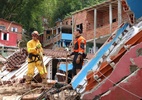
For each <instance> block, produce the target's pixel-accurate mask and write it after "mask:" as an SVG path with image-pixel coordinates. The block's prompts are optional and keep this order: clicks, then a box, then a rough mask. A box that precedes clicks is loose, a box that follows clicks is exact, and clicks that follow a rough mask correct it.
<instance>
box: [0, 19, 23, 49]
mask: <svg viewBox="0 0 142 100" xmlns="http://www.w3.org/2000/svg"><path fill="white" fill-rule="evenodd" d="M0 26H4V27H5V29H4V30H2V31H1V32H0V44H3V45H5V46H17V41H18V40H21V39H22V25H20V24H18V23H16V22H12V21H8V20H5V19H1V18H0ZM12 28H16V29H17V31H16V32H13V31H12V30H11V29H12ZM2 32H5V33H7V32H8V34H9V36H8V37H9V40H2Z"/></svg>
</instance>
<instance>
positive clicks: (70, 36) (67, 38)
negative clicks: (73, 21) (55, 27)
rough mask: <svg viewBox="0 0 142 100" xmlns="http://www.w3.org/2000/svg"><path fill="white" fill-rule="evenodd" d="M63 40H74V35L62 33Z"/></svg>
mask: <svg viewBox="0 0 142 100" xmlns="http://www.w3.org/2000/svg"><path fill="white" fill-rule="evenodd" d="M62 40H72V34H69V33H62Z"/></svg>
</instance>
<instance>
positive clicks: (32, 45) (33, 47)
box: [27, 40, 43, 55]
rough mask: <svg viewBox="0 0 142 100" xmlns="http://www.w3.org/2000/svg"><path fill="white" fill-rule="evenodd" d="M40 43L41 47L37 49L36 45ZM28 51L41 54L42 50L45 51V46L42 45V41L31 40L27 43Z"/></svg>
mask: <svg viewBox="0 0 142 100" xmlns="http://www.w3.org/2000/svg"><path fill="white" fill-rule="evenodd" d="M38 45H40V48H39V49H36V46H38ZM27 51H28V53H32V54H34V55H37V54H40V53H41V52H43V48H42V46H41V43H40V42H39V40H38V41H34V40H30V41H29V42H28V43H27Z"/></svg>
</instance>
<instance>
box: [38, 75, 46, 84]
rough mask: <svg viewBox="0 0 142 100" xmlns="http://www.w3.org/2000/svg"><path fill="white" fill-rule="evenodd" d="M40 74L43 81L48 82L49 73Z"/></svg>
mask: <svg viewBox="0 0 142 100" xmlns="http://www.w3.org/2000/svg"><path fill="white" fill-rule="evenodd" d="M40 76H41V78H42V83H43V84H47V78H46V76H47V74H43V75H40Z"/></svg>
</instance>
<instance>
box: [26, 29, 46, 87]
mask: <svg viewBox="0 0 142 100" xmlns="http://www.w3.org/2000/svg"><path fill="white" fill-rule="evenodd" d="M38 37H39V33H38V32H37V31H33V32H32V40H30V41H28V43H27V51H28V70H27V74H26V83H27V84H30V83H31V81H32V79H33V76H34V70H35V67H36V68H37V69H38V71H39V74H40V76H41V78H42V83H46V82H47V78H46V76H47V70H46V67H45V66H44V64H43V55H42V53H43V48H42V46H41V43H40V42H39V40H38Z"/></svg>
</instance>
